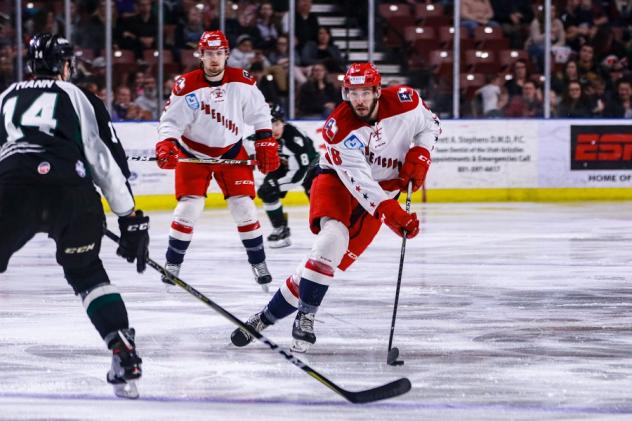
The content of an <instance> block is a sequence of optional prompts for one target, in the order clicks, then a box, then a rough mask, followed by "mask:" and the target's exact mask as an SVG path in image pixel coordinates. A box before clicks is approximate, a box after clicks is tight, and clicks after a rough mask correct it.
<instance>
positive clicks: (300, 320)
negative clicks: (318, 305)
mask: <svg viewBox="0 0 632 421" xmlns="http://www.w3.org/2000/svg"><path fill="white" fill-rule="evenodd" d="M292 338H294V339H293V340H292V347H291V348H290V349H291V350H292V351H293V352H300V353H305V352H307V351H308V350H309V348H310V347H311V346H312V345H314V343H315V342H316V335H314V313H303V312H302V311H299V312H298V313H297V314H296V319H294V326H293V327H292Z"/></svg>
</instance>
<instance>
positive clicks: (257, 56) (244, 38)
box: [228, 34, 270, 70]
mask: <svg viewBox="0 0 632 421" xmlns="http://www.w3.org/2000/svg"><path fill="white" fill-rule="evenodd" d="M255 62H260V63H261V64H262V66H263V68H264V69H265V68H267V67H268V66H270V62H269V61H268V59H267V58H266V57H265V56H264V55H263V54H262V53H261V50H255V49H254V48H253V46H252V38H250V35H247V34H243V35H240V36H239V38H237V42H236V45H235V48H233V50H232V51H231V52H230V55H229V56H228V65H229V66H231V67H241V68H243V69H246V70H248V69H250V66H251V65H252V64H253V63H255Z"/></svg>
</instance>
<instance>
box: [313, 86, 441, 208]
mask: <svg viewBox="0 0 632 421" xmlns="http://www.w3.org/2000/svg"><path fill="white" fill-rule="evenodd" d="M440 134H441V123H440V121H439V119H438V118H437V116H436V115H435V114H433V113H432V111H430V109H429V108H428V106H427V105H426V104H425V103H424V102H423V101H422V100H421V98H419V95H417V92H415V91H414V90H413V89H412V88H410V87H408V86H392V87H387V88H383V89H382V95H381V96H380V98H379V107H378V114H377V119H376V122H375V124H373V125H372V126H370V125H369V124H368V123H366V122H365V121H363V120H362V119H360V118H358V117H357V116H356V115H355V113H354V112H353V110H352V109H351V106H350V105H349V103H347V102H344V103H342V104H340V105H338V107H336V109H335V110H334V111H333V112H332V113H331V115H330V116H329V118H327V120H326V121H325V125H324V127H323V138H324V139H325V146H326V149H327V153H326V154H325V155H324V156H323V157H322V158H321V160H320V163H319V165H320V166H321V167H322V168H330V169H333V170H335V171H336V173H337V174H338V177H339V178H340V180H341V181H342V182H343V184H344V185H345V186H346V187H347V189H349V191H350V192H351V194H352V195H353V196H354V197H355V198H356V200H357V201H358V203H360V205H362V207H363V208H364V209H365V210H366V211H367V212H368V213H370V214H371V215H373V214H374V212H375V209H376V208H377V207H378V206H379V204H380V202H382V201H383V200H386V199H390V198H394V197H395V196H396V194H397V191H398V187H397V182H396V180H397V179H398V177H399V170H400V168H401V166H402V165H403V163H404V158H405V156H406V153H407V152H408V150H409V149H410V148H411V147H412V146H422V147H424V148H426V149H427V150H428V151H432V150H433V149H434V145H435V143H436V141H437V139H438V137H439V135H440Z"/></svg>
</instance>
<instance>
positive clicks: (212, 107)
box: [158, 67, 271, 158]
mask: <svg viewBox="0 0 632 421" xmlns="http://www.w3.org/2000/svg"><path fill="white" fill-rule="evenodd" d="M255 82H256V81H255V80H254V79H252V78H251V77H250V75H249V74H248V72H246V71H245V70H242V69H238V68H234V67H226V68H225V71H224V78H223V79H222V81H221V82H217V83H215V82H209V81H207V80H206V78H205V77H204V72H203V71H202V70H201V69H198V70H194V71H192V72H189V73H186V74H184V75H182V76H180V77H179V78H178V79H176V83H175V85H174V87H173V92H172V93H171V97H170V98H169V101H168V102H167V104H166V106H165V111H164V112H163V114H162V117H161V118H160V124H159V126H158V135H159V140H165V139H169V138H174V139H176V140H177V141H178V144H179V145H180V147H181V148H182V149H183V150H185V151H187V152H189V153H190V154H191V155H192V156H195V157H198V158H208V157H219V156H221V155H222V154H224V153H225V152H227V151H228V150H230V149H231V147H232V146H234V145H235V143H237V142H239V140H240V139H241V138H242V137H243V135H244V132H245V129H246V125H248V126H254V128H255V131H256V132H261V131H270V134H271V117H270V107H268V105H267V104H266V101H265V99H264V97H263V94H262V93H261V91H260V90H259V89H258V88H257V86H256V85H255Z"/></svg>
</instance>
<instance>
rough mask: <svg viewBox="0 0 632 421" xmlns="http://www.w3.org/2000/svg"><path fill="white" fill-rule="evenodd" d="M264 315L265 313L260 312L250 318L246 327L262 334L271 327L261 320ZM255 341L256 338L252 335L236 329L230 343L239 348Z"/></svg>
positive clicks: (231, 335)
mask: <svg viewBox="0 0 632 421" xmlns="http://www.w3.org/2000/svg"><path fill="white" fill-rule="evenodd" d="M262 314H263V312H262V311H260V312H259V313H257V314H254V315H252V316H250V318H249V319H248V321H247V322H246V325H248V326H249V327H250V328H251V329H253V330H255V331H257V332H261V331H262V330H263V329H265V328H266V327H268V326H270V325H269V324H267V323H265V322H264V321H263V320H261V315H262ZM254 339H255V338H254V337H253V336H252V335H251V334H250V333H248V332H246V331H245V330H244V329H242V328H238V329H235V330H233V333H231V334H230V341H231V342H232V343H233V345H235V346H238V347H242V346H246V345H248V344H249V343H250V342H252V341H253V340H254Z"/></svg>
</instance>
